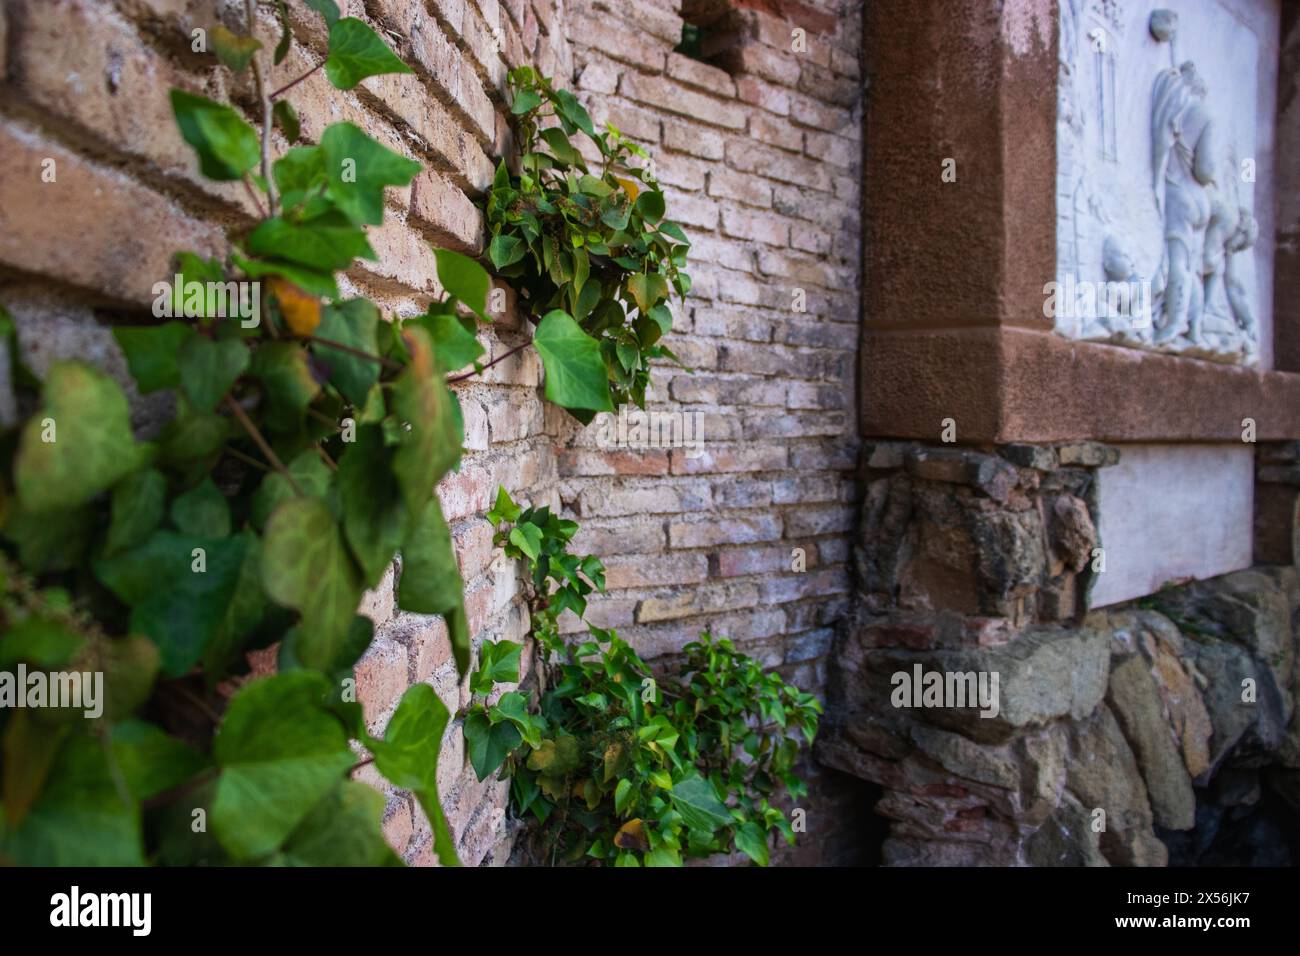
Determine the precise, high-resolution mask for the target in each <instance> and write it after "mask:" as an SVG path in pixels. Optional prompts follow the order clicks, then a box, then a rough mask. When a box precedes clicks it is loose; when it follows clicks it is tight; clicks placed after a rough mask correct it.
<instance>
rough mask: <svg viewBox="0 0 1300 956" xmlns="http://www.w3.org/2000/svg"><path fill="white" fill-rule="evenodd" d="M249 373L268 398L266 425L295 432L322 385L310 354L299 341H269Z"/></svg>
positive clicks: (274, 429) (260, 348)
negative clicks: (316, 374)
mask: <svg viewBox="0 0 1300 956" xmlns="http://www.w3.org/2000/svg"><path fill="white" fill-rule="evenodd" d="M248 372H249V374H250V375H251V376H253V377H254V378H256V379H257V380H258V381H259V382H261V384H262V388H263V392H264V396H265V398H266V412H265V414H264V415H263V419H262V421H263V424H265V425H266V427H267V428H269V429H271V430H272V431H277V432H292V431H295V430H296V429H297V428H298V426H299V425H300V424H301V423H302V419H303V415H304V414H305V413H306V411H307V406H308V405H310V404H311V403H312V402H313V401H314V400H315V399H316V396H317V395H319V394H320V383H319V382H317V381H316V378H315V376H313V375H312V373H311V368H310V366H309V365H308V364H307V351H306V349H304V348H302V347H301V346H300V345H298V344H297V343H295V342H285V341H279V342H266V343H264V344H262V345H260V346H258V348H257V351H256V352H254V353H253V361H252V362H251V363H250V365H249V368H248Z"/></svg>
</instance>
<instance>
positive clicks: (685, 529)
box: [668, 514, 781, 548]
mask: <svg viewBox="0 0 1300 956" xmlns="http://www.w3.org/2000/svg"><path fill="white" fill-rule="evenodd" d="M780 537H781V519H780V517H779V516H777V515H770V514H769V515H760V516H757V517H747V518H729V517H725V516H721V515H713V516H711V517H709V518H707V519H702V520H701V519H694V520H692V519H687V518H677V519H674V520H672V521H670V522H669V523H668V542H669V546H670V547H672V548H708V547H713V546H714V545H719V544H750V543H752V542H756V541H774V540H776V539H777V538H780Z"/></svg>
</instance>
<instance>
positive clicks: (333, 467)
mask: <svg viewBox="0 0 1300 956" xmlns="http://www.w3.org/2000/svg"><path fill="white" fill-rule="evenodd" d="M316 452H317V454H319V455H320V457H321V461H323V462H325V464H326V466H327V467H328V468H329V470H330V471H338V470H339V463H338V462H336V461H335V460H334V459H333V458H331V457H330V453H329V452H327V451H326V450H325V446H324V445H317V446H316Z"/></svg>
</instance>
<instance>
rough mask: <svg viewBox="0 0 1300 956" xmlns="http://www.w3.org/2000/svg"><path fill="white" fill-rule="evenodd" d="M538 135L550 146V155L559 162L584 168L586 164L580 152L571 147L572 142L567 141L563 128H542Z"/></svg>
mask: <svg viewBox="0 0 1300 956" xmlns="http://www.w3.org/2000/svg"><path fill="white" fill-rule="evenodd" d="M538 135H539V136H541V137H542V139H543V140H545V142H546V145H547V146H549V147H550V149H551V155H552V156H554V157H555V158H556V159H558V160H559V161H560V162H562V163H564V164H565V165H566V166H578V167H580V168H583V169H585V168H586V164H585V163H584V162H583V161H582V154H581V153H579V152H578V151H577V150H576V149H574V148H573V144H572V143H570V142H569V137H567V136H565V135H564V130H562V129H560V128H559V127H556V126H552V127H550V128H549V129H544V130H542V131H541V132H540V133H539V134H538Z"/></svg>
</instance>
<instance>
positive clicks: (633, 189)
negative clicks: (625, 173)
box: [614, 176, 641, 202]
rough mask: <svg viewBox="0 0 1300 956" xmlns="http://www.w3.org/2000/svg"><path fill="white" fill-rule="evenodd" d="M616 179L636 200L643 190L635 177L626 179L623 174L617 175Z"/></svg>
mask: <svg viewBox="0 0 1300 956" xmlns="http://www.w3.org/2000/svg"><path fill="white" fill-rule="evenodd" d="M614 179H616V180H617V181H618V184H619V185H620V186H622V187H623V191H624V192H626V193H627V194H628V195H629V196H631V197H632V200H633V201H634V202H635V201H636V197H637V195H638V194H639V193H640V192H641V187H640V186H638V185H637V184H636V180H635V179H624V178H623V177H622V176H615V177H614Z"/></svg>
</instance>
